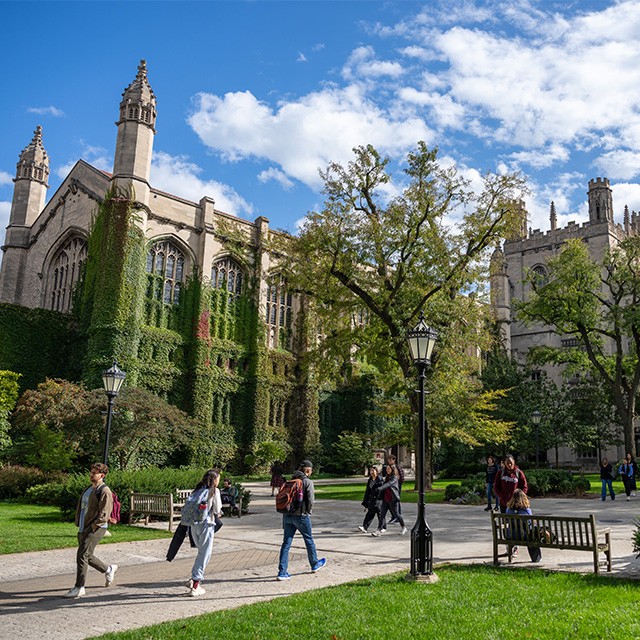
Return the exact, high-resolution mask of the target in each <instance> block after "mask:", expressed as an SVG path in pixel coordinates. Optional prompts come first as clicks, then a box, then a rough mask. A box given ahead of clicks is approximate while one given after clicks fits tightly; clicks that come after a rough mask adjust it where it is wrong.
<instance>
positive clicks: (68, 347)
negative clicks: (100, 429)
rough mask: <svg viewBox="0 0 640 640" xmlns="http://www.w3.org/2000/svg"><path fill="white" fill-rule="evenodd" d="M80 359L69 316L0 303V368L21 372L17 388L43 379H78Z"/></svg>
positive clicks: (75, 330)
mask: <svg viewBox="0 0 640 640" xmlns="http://www.w3.org/2000/svg"><path fill="white" fill-rule="evenodd" d="M81 360H82V357H81V353H80V352H79V339H78V331H77V325H76V322H75V320H74V319H73V318H72V317H71V316H68V315H65V314H62V313H58V312H56V311H48V310H46V309H29V308H27V307H20V306H16V305H11V304H0V369H5V370H8V371H15V372H16V373H20V374H22V375H21V377H20V390H21V391H24V390H25V389H33V388H34V387H36V386H37V385H38V384H39V383H40V382H43V381H44V380H45V378H66V379H67V380H73V381H76V380H79V378H80V375H81V372H82V365H81Z"/></svg>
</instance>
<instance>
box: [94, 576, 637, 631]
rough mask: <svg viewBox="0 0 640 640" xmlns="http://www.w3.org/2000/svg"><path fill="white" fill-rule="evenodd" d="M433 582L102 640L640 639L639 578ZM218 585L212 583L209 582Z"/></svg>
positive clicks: (349, 592)
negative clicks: (618, 633) (616, 633)
mask: <svg viewBox="0 0 640 640" xmlns="http://www.w3.org/2000/svg"><path fill="white" fill-rule="evenodd" d="M437 575H438V577H439V578H440V580H439V582H437V583H436V584H434V585H426V584H415V583H408V582H406V581H405V580H404V578H403V575H398V574H395V575H392V576H383V577H381V578H376V579H367V580H361V581H358V582H352V583H350V584H346V585H342V586H338V587H329V588H326V589H320V590H317V591H310V592H308V593H302V594H297V595H293V596H289V597H286V598H277V599H275V600H272V601H270V602H264V603H259V604H252V605H246V606H244V607H240V608H238V609H232V610H226V611H220V612H217V613H213V614H206V615H203V616H198V617H195V618H186V619H182V620H178V621H176V622H169V623H164V624H160V625H156V626H152V627H145V628H144V629H139V630H135V631H127V632H121V633H114V634H107V635H104V636H100V638H101V639H102V640H106V639H116V638H117V639H118V640H169V639H176V640H177V639H183V638H189V640H197V639H205V638H207V639H209V638H216V640H226V639H228V640H238V639H240V638H241V639H243V640H245V639H246V640H270V639H272V640H288V639H290V640H298V639H300V638H304V640H370V639H373V638H378V637H381V636H382V637H387V636H390V637H398V638H402V639H403V640H406V639H415V640H418V639H420V640H426V639H429V638H433V639H437V640H449V639H450V640H461V639H465V638H473V639H474V640H485V639H494V638H533V639H536V640H537V639H540V638H545V639H546V638H558V639H560V638H562V639H565V638H567V639H568V638H580V640H585V639H590V638H610V637H611V634H612V630H614V629H615V628H616V627H617V626H618V625H620V624H621V623H620V621H621V620H623V621H624V632H623V634H622V635H624V636H626V637H628V638H638V637H640V619H639V618H638V616H637V615H636V613H637V603H638V584H637V583H635V582H632V581H625V580H615V579H610V578H597V577H595V576H593V575H579V574H570V573H549V572H546V571H542V570H527V569H506V568H504V569H500V570H498V569H495V568H493V567H468V566H449V567H442V568H439V569H438V570H437ZM210 587H211V585H210Z"/></svg>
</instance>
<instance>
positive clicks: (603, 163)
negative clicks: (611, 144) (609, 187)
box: [593, 148, 640, 180]
mask: <svg viewBox="0 0 640 640" xmlns="http://www.w3.org/2000/svg"><path fill="white" fill-rule="evenodd" d="M593 164H594V166H595V167H597V168H598V169H600V170H601V171H602V172H603V173H604V175H606V176H608V177H609V178H613V179H616V178H617V179H620V180H630V179H631V178H635V177H637V176H638V175H640V148H638V149H637V150H636V151H626V150H624V149H616V150H615V151H609V152H607V153H604V154H602V155H601V156H600V157H599V158H596V160H595V162H594V163H593Z"/></svg>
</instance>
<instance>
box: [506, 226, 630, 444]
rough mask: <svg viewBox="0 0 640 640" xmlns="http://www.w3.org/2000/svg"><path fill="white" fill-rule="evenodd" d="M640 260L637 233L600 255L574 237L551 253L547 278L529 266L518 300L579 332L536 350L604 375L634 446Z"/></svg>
mask: <svg viewBox="0 0 640 640" xmlns="http://www.w3.org/2000/svg"><path fill="white" fill-rule="evenodd" d="M639 263H640V237H639V236H633V237H630V238H626V239H625V240H623V241H622V242H621V243H620V245H619V246H618V247H616V248H615V249H613V250H611V251H610V252H607V253H606V254H605V256H604V257H603V259H602V261H601V262H599V263H597V262H596V261H594V260H593V259H592V258H591V257H590V255H589V248H588V246H587V245H586V244H585V243H583V242H582V241H581V240H577V239H576V240H571V241H568V242H567V243H566V244H565V245H563V248H562V251H561V253H560V254H559V255H557V256H555V257H553V258H551V259H550V260H549V261H548V263H547V268H548V279H547V280H546V281H545V282H539V281H538V279H537V278H536V277H535V275H534V274H529V276H528V278H527V281H528V285H529V287H530V289H531V293H530V296H529V299H528V300H525V301H517V303H516V309H517V311H518V315H519V317H520V318H521V319H522V320H523V321H524V322H527V323H540V324H545V325H549V326H551V327H552V328H553V331H554V332H555V333H556V334H558V335H559V336H562V337H563V338H564V339H565V340H566V339H567V338H574V344H573V345H571V346H566V343H565V346H563V347H561V348H558V347H545V348H540V349H537V350H534V352H533V353H532V357H533V358H534V359H535V360H536V361H539V362H544V363H553V364H560V365H567V369H566V371H567V372H568V373H574V372H584V371H588V372H589V373H591V374H592V375H593V376H594V377H595V378H596V379H598V380H600V381H602V383H603V384H604V385H605V387H606V388H607V390H608V391H609V394H610V396H611V398H612V400H613V402H614V403H615V408H616V411H617V413H618V416H619V419H620V423H621V424H622V425H623V429H624V435H625V448H626V450H627V451H630V452H632V453H634V452H635V439H634V417H635V413H636V401H637V396H638V391H639V389H640V358H639V355H640V354H639V353H638V350H637V345H638V344H640V313H639V312H638V308H639V307H640V269H638V264H639Z"/></svg>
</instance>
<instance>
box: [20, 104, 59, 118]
mask: <svg viewBox="0 0 640 640" xmlns="http://www.w3.org/2000/svg"><path fill="white" fill-rule="evenodd" d="M27 111H28V112H29V113H36V114H38V115H39V116H54V117H55V118H61V117H62V116H64V115H65V113H64V111H62V109H58V108H57V107H54V106H53V105H52V106H49V107H27Z"/></svg>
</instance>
